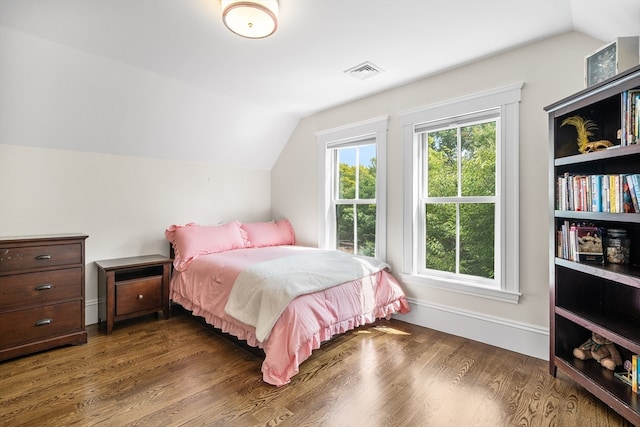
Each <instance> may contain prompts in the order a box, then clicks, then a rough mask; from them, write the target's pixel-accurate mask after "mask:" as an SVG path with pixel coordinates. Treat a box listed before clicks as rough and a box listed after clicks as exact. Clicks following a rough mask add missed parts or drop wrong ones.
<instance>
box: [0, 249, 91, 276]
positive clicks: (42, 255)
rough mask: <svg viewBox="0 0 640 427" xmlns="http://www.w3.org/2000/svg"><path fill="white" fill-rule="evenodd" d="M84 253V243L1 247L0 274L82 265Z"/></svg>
mask: <svg viewBox="0 0 640 427" xmlns="http://www.w3.org/2000/svg"><path fill="white" fill-rule="evenodd" d="M0 245H1V243H0ZM82 251H83V245H82V243H68V244H58V245H34V246H0V273H8V272H14V271H20V270H29V269H39V268H45V267H55V266H62V265H73V264H82Z"/></svg>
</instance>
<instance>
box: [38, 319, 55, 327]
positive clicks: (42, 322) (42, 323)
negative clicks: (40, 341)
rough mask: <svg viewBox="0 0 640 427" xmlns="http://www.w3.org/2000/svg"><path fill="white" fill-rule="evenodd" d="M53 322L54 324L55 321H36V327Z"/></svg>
mask: <svg viewBox="0 0 640 427" xmlns="http://www.w3.org/2000/svg"><path fill="white" fill-rule="evenodd" d="M51 322H53V319H40V320H38V321H36V326H44V325H48V324H50V323H51Z"/></svg>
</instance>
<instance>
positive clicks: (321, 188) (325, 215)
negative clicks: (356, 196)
mask: <svg viewBox="0 0 640 427" xmlns="http://www.w3.org/2000/svg"><path fill="white" fill-rule="evenodd" d="M387 122H388V116H382V117H376V118H373V119H369V120H364V121H361V122H357V123H353V124H350V125H345V126H340V127H337V128H333V129H327V130H323V131H319V132H316V138H317V142H318V170H319V173H318V176H319V179H318V206H319V211H320V215H319V219H318V247H320V248H325V249H326V248H334V247H335V236H334V234H335V233H333V232H331V231H330V230H331V226H332V224H334V223H335V220H334V219H332V218H333V217H332V212H331V197H332V194H333V188H332V185H333V177H332V170H333V164H332V162H333V159H332V158H331V156H329V155H328V152H329V149H331V148H336V147H345V146H348V145H359V143H360V142H362V143H365V142H367V141H370V143H373V144H375V146H376V162H377V174H376V257H377V258H379V259H381V260H386V256H387V236H386V231H387V196H386V189H387V173H386V171H387Z"/></svg>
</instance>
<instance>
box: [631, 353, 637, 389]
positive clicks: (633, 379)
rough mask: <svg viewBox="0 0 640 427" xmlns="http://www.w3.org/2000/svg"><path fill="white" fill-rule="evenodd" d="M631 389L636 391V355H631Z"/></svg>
mask: <svg viewBox="0 0 640 427" xmlns="http://www.w3.org/2000/svg"><path fill="white" fill-rule="evenodd" d="M631 390H633V391H634V392H636V393H637V392H638V355H637V354H634V355H632V356H631Z"/></svg>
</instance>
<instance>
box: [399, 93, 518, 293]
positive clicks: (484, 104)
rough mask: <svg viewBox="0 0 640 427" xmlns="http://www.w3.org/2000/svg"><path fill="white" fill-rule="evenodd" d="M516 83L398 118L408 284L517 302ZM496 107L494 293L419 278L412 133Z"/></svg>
mask: <svg viewBox="0 0 640 427" xmlns="http://www.w3.org/2000/svg"><path fill="white" fill-rule="evenodd" d="M523 85H524V83H523V82H519V83H515V84H512V85H508V86H504V87H501V88H497V89H492V90H488V91H483V92H478V93H475V94H472V95H469V96H464V97H460V98H455V99H451V100H448V101H444V102H440V103H436V104H432V105H430V106H426V107H421V108H417V109H413V110H409V111H406V112H402V113H400V114H399V115H398V116H399V121H400V125H401V126H402V141H403V165H404V168H403V169H404V171H403V184H404V185H403V187H404V189H403V199H404V200H403V260H402V273H401V276H402V279H403V281H405V282H406V283H408V284H415V285H419V286H429V287H434V288H438V289H445V290H448V291H452V292H458V293H463V294H467V295H474V296H481V297H485V298H490V299H495V300H499V301H505V302H510V303H518V301H519V298H520V296H521V294H520V285H519V253H520V251H519V197H518V196H519V114H520V100H521V90H522V87H523ZM493 108H500V120H499V122H500V132H499V134H500V135H501V136H502V139H501V141H500V142H499V144H500V149H499V150H498V157H497V159H496V166H497V168H496V169H497V170H496V173H497V174H501V178H502V179H500V182H499V184H500V185H499V188H496V191H497V192H498V194H500V198H501V207H500V209H499V211H498V212H497V216H498V217H499V218H502V219H504V220H501V221H500V222H499V223H500V224H501V225H502V227H501V229H500V230H498V232H497V236H498V239H499V242H497V243H498V244H499V245H500V254H501V257H500V260H499V265H500V270H499V271H498V272H496V273H497V274H496V277H497V276H499V277H500V283H499V288H495V287H488V286H486V285H483V284H481V283H474V282H473V281H469V280H459V279H457V278H456V279H451V278H443V277H439V276H434V275H428V274H418V272H417V265H418V262H417V257H418V253H419V252H420V251H419V250H418V248H417V244H418V241H419V240H420V239H418V238H415V237H414V235H415V233H416V230H419V227H420V225H419V224H418V221H417V220H418V218H419V213H418V210H417V209H418V205H419V203H418V200H419V199H418V190H419V184H418V176H417V173H418V171H419V170H420V165H419V164H418V160H419V156H418V153H419V151H418V150H420V146H419V144H418V143H417V142H416V140H417V138H416V137H415V134H416V132H415V130H416V128H420V127H421V126H423V125H424V124H425V123H428V122H435V121H438V120H446V119H447V118H454V117H456V116H461V115H466V114H469V113H474V112H478V111H482V110H489V109H493Z"/></svg>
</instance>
